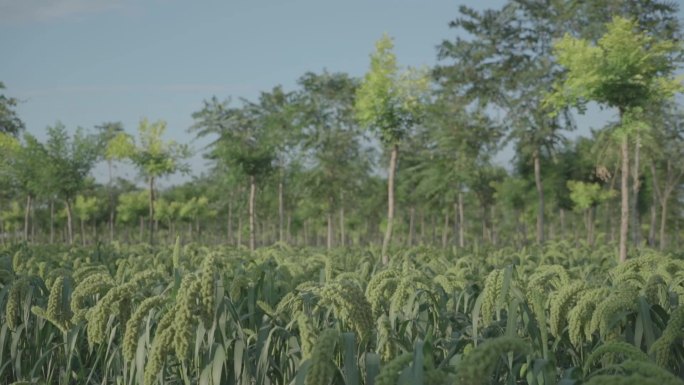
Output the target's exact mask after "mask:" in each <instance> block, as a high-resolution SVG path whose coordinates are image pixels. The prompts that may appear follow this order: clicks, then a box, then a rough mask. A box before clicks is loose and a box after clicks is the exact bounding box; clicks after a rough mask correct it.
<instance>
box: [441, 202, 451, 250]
mask: <svg viewBox="0 0 684 385" xmlns="http://www.w3.org/2000/svg"><path fill="white" fill-rule="evenodd" d="M448 242H449V210H446V213H445V214H444V227H442V248H443V249H446V247H447V243H448Z"/></svg>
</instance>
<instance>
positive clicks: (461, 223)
mask: <svg viewBox="0 0 684 385" xmlns="http://www.w3.org/2000/svg"><path fill="white" fill-rule="evenodd" d="M464 218H465V214H464V212H463V192H462V191H459V192H458V246H459V247H465V220H464Z"/></svg>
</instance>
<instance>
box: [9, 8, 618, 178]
mask: <svg viewBox="0 0 684 385" xmlns="http://www.w3.org/2000/svg"><path fill="white" fill-rule="evenodd" d="M503 3H504V1H503V0H479V1H477V2H476V3H473V2H472V1H467V0H345V1H339V0H338V1H331V0H289V1H283V0H223V1H218V0H204V1H196V2H189V1H181V0H0V52H1V55H2V56H1V59H0V81H1V82H3V83H5V86H6V88H7V89H6V90H4V92H5V93H6V95H8V96H12V97H16V98H19V99H20V100H21V101H22V102H21V104H20V105H19V107H18V108H17V112H18V114H19V116H20V118H21V119H22V120H23V121H24V122H25V124H26V127H27V130H28V132H30V133H32V134H34V135H36V136H37V137H38V138H40V139H43V138H44V133H45V128H46V127H47V126H51V125H54V124H55V123H56V122H58V121H59V122H62V123H63V124H64V125H65V126H66V127H67V128H68V129H73V130H75V129H76V128H77V127H83V128H86V129H92V128H93V127H94V126H96V125H99V124H101V123H103V122H110V121H120V122H122V123H123V124H124V127H125V128H126V130H127V131H128V132H130V133H135V132H136V129H137V126H138V122H139V121H140V119H142V118H144V117H146V118H148V119H150V120H152V121H156V120H160V119H161V120H165V121H166V122H167V124H168V128H167V138H168V139H173V140H176V141H178V142H181V143H188V144H190V145H191V146H192V147H193V148H194V150H195V151H196V152H197V155H195V156H194V157H193V159H191V160H190V164H191V167H192V169H193V174H194V175H197V174H199V173H201V172H202V171H204V170H206V162H205V161H204V160H203V159H202V157H201V150H202V148H204V146H205V145H206V143H207V142H206V140H204V141H195V140H193V139H194V135H193V134H190V133H188V132H187V129H188V128H189V127H190V126H191V125H192V123H193V120H192V117H191V114H192V113H193V112H195V111H198V110H199V109H201V107H202V102H203V100H206V99H209V98H211V97H212V96H214V95H215V96H217V97H218V98H219V99H225V98H228V97H232V98H233V99H237V98H240V97H244V98H248V99H255V98H256V97H257V96H258V95H259V92H261V91H268V90H270V89H271V88H273V87H274V86H276V85H279V84H280V85H282V86H283V87H285V89H287V90H293V89H294V88H295V87H296V80H297V78H299V77H300V76H301V75H303V74H304V73H305V72H307V71H313V72H321V71H323V70H324V69H325V70H328V71H330V72H337V71H340V72H347V73H349V74H351V75H354V76H363V74H364V73H365V72H366V71H367V69H368V65H369V55H370V53H371V52H372V50H373V44H374V42H375V41H376V40H377V39H378V38H379V37H380V36H381V35H382V34H383V33H388V34H389V35H390V36H392V37H393V38H394V42H395V53H396V55H397V59H398V61H399V64H400V65H411V66H421V65H427V66H432V65H434V64H436V63H437V48H436V47H437V45H439V44H440V43H441V42H442V41H443V40H445V39H447V40H451V39H454V38H455V36H456V31H455V30H453V29H450V28H449V27H448V23H449V21H451V20H453V19H455V18H456V17H457V15H458V7H459V5H461V4H467V5H469V6H471V7H475V8H478V9H482V8H498V7H500V6H501V5H502V4H503ZM607 118H610V114H607V113H606V112H603V113H600V112H596V111H591V112H590V114H589V115H588V116H585V117H582V118H580V119H579V120H578V124H579V125H580V127H581V128H582V129H583V130H584V132H586V131H587V127H588V126H589V125H593V126H595V127H596V126H599V127H600V124H601V123H600V122H601V121H605V119H607ZM503 157H504V158H505V157H506V154H504V155H503ZM117 172H118V174H117V175H118V176H123V177H126V178H131V179H132V178H135V177H136V174H135V172H134V171H133V170H132V169H130V168H126V167H120V168H119V169H118V171H117ZM95 174H96V175H95V176H96V179H98V180H106V168H105V167H103V166H102V165H100V166H98V167H97V168H96V169H95ZM188 178H190V176H185V177H179V176H174V177H172V178H170V179H169V180H167V182H166V183H167V184H170V183H179V182H181V181H184V180H187V179H188Z"/></svg>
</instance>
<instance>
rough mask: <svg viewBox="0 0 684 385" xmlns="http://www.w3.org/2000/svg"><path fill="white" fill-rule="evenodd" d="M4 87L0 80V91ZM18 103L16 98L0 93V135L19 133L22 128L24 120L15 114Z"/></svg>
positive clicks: (15, 134)
mask: <svg viewBox="0 0 684 385" xmlns="http://www.w3.org/2000/svg"><path fill="white" fill-rule="evenodd" d="M3 89H5V84H4V83H2V82H0V91H1V90H3ZM18 104H19V100H18V99H17V98H13V97H9V96H6V95H5V94H4V93H3V94H0V135H5V134H9V135H13V136H17V135H19V132H21V131H22V130H23V129H24V122H22V121H21V119H20V118H19V116H18V115H17V112H16V108H17V105H18Z"/></svg>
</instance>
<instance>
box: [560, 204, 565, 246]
mask: <svg viewBox="0 0 684 385" xmlns="http://www.w3.org/2000/svg"><path fill="white" fill-rule="evenodd" d="M559 211H560V213H559V216H560V238H561V239H565V209H562V208H561V209H560V210H559Z"/></svg>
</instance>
